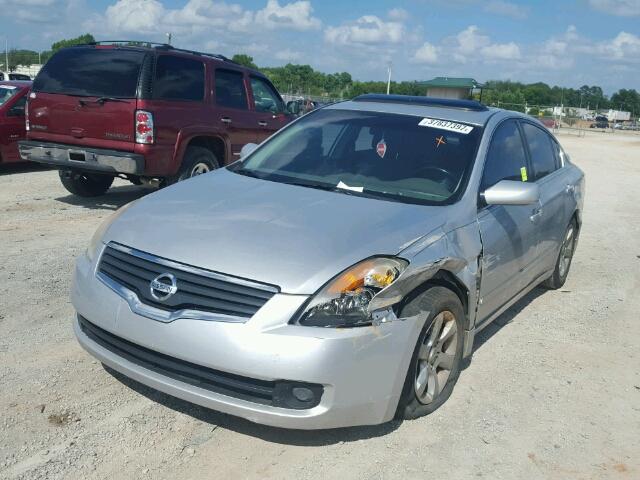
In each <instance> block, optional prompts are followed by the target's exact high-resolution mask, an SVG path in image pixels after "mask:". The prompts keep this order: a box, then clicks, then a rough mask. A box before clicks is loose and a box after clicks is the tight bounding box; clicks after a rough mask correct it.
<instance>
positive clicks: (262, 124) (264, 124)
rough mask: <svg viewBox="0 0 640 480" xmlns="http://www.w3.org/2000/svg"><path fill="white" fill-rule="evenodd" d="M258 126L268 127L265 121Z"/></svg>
mask: <svg viewBox="0 0 640 480" xmlns="http://www.w3.org/2000/svg"><path fill="white" fill-rule="evenodd" d="M258 125H260V126H261V127H266V126H267V122H265V121H264V120H260V121H259V122H258Z"/></svg>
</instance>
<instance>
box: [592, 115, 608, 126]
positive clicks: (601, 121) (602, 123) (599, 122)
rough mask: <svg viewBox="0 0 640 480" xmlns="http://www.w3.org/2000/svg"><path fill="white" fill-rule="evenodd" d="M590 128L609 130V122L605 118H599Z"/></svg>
mask: <svg viewBox="0 0 640 480" xmlns="http://www.w3.org/2000/svg"><path fill="white" fill-rule="evenodd" d="M589 128H609V120H608V119H607V117H604V116H601V115H599V116H597V117H596V121H595V123H592V124H591V125H589Z"/></svg>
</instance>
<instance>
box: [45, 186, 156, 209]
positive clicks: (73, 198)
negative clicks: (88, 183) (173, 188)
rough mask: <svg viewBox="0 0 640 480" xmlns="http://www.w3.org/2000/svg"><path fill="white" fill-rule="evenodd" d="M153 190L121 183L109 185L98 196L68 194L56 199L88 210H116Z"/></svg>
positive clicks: (153, 190)
mask: <svg viewBox="0 0 640 480" xmlns="http://www.w3.org/2000/svg"><path fill="white" fill-rule="evenodd" d="M155 191H156V190H155V189H152V188H147V187H140V186H137V185H122V186H117V187H111V188H110V189H109V190H108V191H107V193H105V194H104V195H100V196H98V197H79V196H77V195H71V194H69V195H66V196H64V197H58V198H56V200H57V201H58V202H62V203H66V204H67V205H73V206H76V207H83V208H88V209H90V210H117V209H118V208H120V207H122V206H123V205H126V204H127V203H129V202H132V201H134V200H137V199H138V198H141V197H144V196H145V195H148V194H149V193H152V192H155Z"/></svg>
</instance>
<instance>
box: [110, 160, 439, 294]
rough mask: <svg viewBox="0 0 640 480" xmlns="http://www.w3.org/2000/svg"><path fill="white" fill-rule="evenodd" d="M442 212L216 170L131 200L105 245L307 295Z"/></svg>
mask: <svg viewBox="0 0 640 480" xmlns="http://www.w3.org/2000/svg"><path fill="white" fill-rule="evenodd" d="M447 210H448V208H447V207H431V206H422V205H409V204H403V203H397V202H390V201H382V200H376V199H369V198H363V197H356V196H352V195H347V194H344V193H339V192H328V191H322V190H316V189H312V188H306V187H299V186H295V185H287V184H282V183H276V182H270V181H266V180H259V179H255V178H250V177H246V176H243V175H239V174H236V173H233V172H230V171H227V170H226V169H221V170H218V171H216V172H212V173H209V174H206V175H201V176H199V177H196V178H193V179H191V180H187V181H184V182H180V183H178V184H176V185H174V186H172V187H169V188H166V189H163V190H160V191H158V192H156V193H153V194H151V195H148V196H146V197H144V198H142V199H140V200H137V201H136V202H135V203H134V204H133V205H131V206H130V207H129V208H127V209H126V210H125V211H124V212H122V213H121V214H120V215H119V217H118V218H117V220H115V221H114V222H113V223H112V224H111V225H110V226H109V228H108V229H107V231H106V233H105V235H104V237H103V241H104V242H105V243H106V242H109V241H115V242H118V243H121V244H124V245H127V246H129V247H132V248H135V249H138V250H141V251H144V252H147V253H151V254H153V255H156V256H161V257H164V258H168V259H170V260H174V261H178V262H182V263H186V264H189V265H193V266H197V267H200V268H205V269H209V270H213V271H217V272H221V273H227V274H230V275H235V276H239V277H243V278H247V279H251V280H256V281H259V282H265V283H269V284H272V285H277V286H279V287H280V288H281V290H282V291H283V292H285V293H292V294H311V293H314V292H315V291H317V290H318V289H319V288H320V287H321V286H322V285H323V284H324V283H326V282H327V281H329V280H330V279H331V278H332V277H334V276H335V275H336V274H338V273H339V272H341V271H342V270H344V269H346V268H348V267H349V266H351V265H353V264H354V263H357V262H359V261H360V260H363V259H365V258H367V257H370V256H373V255H396V254H398V253H399V252H400V251H402V250H403V249H404V248H406V247H407V246H409V245H410V244H412V243H413V242H414V241H416V240H417V239H419V238H421V237H422V236H424V235H425V234H428V233H429V232H431V231H432V230H434V229H436V228H438V227H440V226H441V225H442V224H443V223H444V219H445V215H446V212H447Z"/></svg>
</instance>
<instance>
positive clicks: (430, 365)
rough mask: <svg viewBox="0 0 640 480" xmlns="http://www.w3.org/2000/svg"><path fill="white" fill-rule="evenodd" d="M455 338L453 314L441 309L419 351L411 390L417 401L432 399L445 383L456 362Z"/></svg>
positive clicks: (456, 336)
mask: <svg viewBox="0 0 640 480" xmlns="http://www.w3.org/2000/svg"><path fill="white" fill-rule="evenodd" d="M457 340H458V327H457V324H456V318H455V316H454V314H453V313H451V312H450V311H448V310H445V311H443V312H440V313H439V314H438V315H436V317H435V318H434V319H433V321H432V322H431V326H430V327H429V330H428V331H427V333H426V335H425V337H424V340H423V342H422V344H421V345H420V350H419V352H418V362H417V366H416V376H415V382H414V390H415V394H416V397H417V399H418V401H419V402H420V403H422V404H425V405H426V404H429V403H431V402H433V401H434V400H435V399H436V397H437V396H438V395H439V394H440V392H441V391H442V389H443V388H444V387H445V385H446V384H447V380H448V379H449V375H450V374H451V370H452V369H453V366H454V363H455V356H456V348H457V345H458V341H457Z"/></svg>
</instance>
